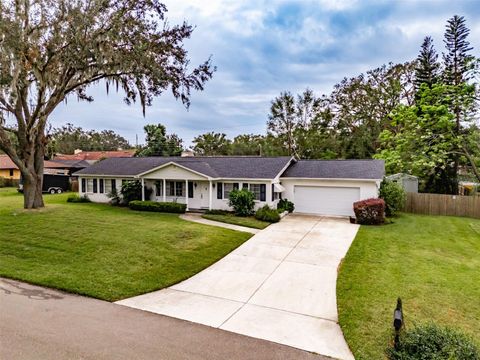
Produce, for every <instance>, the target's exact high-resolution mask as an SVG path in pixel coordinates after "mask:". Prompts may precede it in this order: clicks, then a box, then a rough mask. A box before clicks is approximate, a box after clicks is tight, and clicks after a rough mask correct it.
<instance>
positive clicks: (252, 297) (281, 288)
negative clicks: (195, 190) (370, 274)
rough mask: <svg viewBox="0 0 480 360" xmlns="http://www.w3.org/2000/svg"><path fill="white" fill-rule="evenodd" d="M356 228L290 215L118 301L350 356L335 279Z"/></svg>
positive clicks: (340, 222)
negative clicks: (201, 264)
mask: <svg viewBox="0 0 480 360" xmlns="http://www.w3.org/2000/svg"><path fill="white" fill-rule="evenodd" d="M358 227H359V226H358V225H352V224H350V223H349V221H348V220H345V219H339V218H336V219H334V218H325V217H318V216H305V215H294V214H292V215H289V216H287V217H285V218H284V219H282V221H281V222H279V223H277V224H273V225H270V226H269V227H268V228H266V229H265V230H262V231H260V232H259V233H257V234H255V235H254V236H253V237H252V238H250V239H249V240H248V241H247V242H245V243H244V244H242V245H241V246H240V247H238V248H237V249H235V250H234V251H232V252H231V253H230V254H228V255H227V256H225V257H224V258H223V259H221V260H220V261H218V262H217V263H215V264H213V265H212V266H210V267H209V268H207V269H205V270H203V271H201V272H200V273H198V274H196V275H194V276H192V277H191V278H190V279H187V280H185V281H183V282H181V283H179V284H176V285H173V286H171V287H169V288H166V289H163V290H160V291H155V292H152V293H148V294H144V295H140V296H137V297H133V298H130V299H125V300H122V301H119V302H118V304H121V305H125V306H129V307H133V308H137V309H142V310H146V311H150V312H154V313H158V314H162V315H167V316H173V317H176V318H179V319H183V320H188V321H192V322H196V323H200V324H203V325H209V326H212V327H215V328H219V329H223V330H227V331H231V332H235V333H238V334H242V335H247V336H251V337H255V338H259V339H264V340H269V341H273V342H276V343H279V344H283V345H289V346H293V347H295V348H298V349H302V350H306V351H312V352H315V353H318V354H323V355H327V356H331V357H335V358H339V359H344V360H353V355H352V353H351V352H350V349H349V348H348V345H347V343H346V342H345V340H344V338H343V333H342V330H341V328H340V326H339V325H338V315H337V302H336V280H337V269H338V266H339V263H340V261H341V259H342V258H343V257H344V256H345V254H346V253H347V250H348V248H349V247H350V244H351V243H352V241H353V239H354V238H355V235H356V233H357V231H358Z"/></svg>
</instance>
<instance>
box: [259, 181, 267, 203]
mask: <svg viewBox="0 0 480 360" xmlns="http://www.w3.org/2000/svg"><path fill="white" fill-rule="evenodd" d="M266 200H267V185H266V184H260V201H266Z"/></svg>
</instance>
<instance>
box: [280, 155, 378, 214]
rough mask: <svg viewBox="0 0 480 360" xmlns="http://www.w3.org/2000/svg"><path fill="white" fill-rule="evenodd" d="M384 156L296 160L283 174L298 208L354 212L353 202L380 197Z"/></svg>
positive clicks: (289, 195) (288, 194)
mask: <svg viewBox="0 0 480 360" xmlns="http://www.w3.org/2000/svg"><path fill="white" fill-rule="evenodd" d="M384 174H385V167H384V163H383V161H382V160H297V161H296V162H295V163H294V164H292V165H291V166H290V167H289V168H288V169H287V170H286V171H285V172H284V173H283V174H282V176H281V177H280V182H281V184H282V186H283V187H284V188H285V191H284V192H283V193H282V197H283V198H285V199H288V200H290V201H292V202H293V203H294V205H295V212H299V213H306V214H315V215H332V216H352V215H354V213H353V203H354V202H355V201H358V200H363V199H368V198H375V197H378V188H379V186H380V182H381V181H382V178H383V176H384Z"/></svg>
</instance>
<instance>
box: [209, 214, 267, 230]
mask: <svg viewBox="0 0 480 360" xmlns="http://www.w3.org/2000/svg"><path fill="white" fill-rule="evenodd" d="M202 217H203V218H205V219H208V220H214V221H220V222H224V223H227V224H233V225H240V226H246V227H249V228H254V229H265V228H266V227H267V226H268V225H270V223H269V222H266V221H261V220H257V219H255V218H254V217H253V216H246V217H241V216H235V215H233V214H226V215H214V214H204V215H202Z"/></svg>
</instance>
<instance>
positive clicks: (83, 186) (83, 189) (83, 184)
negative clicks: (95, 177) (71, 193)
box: [82, 179, 86, 193]
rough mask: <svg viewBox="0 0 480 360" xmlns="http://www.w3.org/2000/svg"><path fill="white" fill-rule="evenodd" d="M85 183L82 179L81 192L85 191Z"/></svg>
mask: <svg viewBox="0 0 480 360" xmlns="http://www.w3.org/2000/svg"><path fill="white" fill-rule="evenodd" d="M85 187H86V184H85V179H82V193H84V192H86V189H85Z"/></svg>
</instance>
